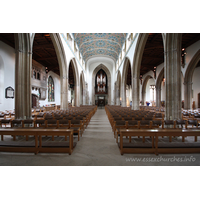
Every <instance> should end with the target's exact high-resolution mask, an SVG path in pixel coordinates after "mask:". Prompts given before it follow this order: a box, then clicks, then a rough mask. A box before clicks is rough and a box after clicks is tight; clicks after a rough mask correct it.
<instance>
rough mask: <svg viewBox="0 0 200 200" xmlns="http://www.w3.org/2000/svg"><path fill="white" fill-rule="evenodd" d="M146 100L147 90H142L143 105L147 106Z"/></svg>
mask: <svg viewBox="0 0 200 200" xmlns="http://www.w3.org/2000/svg"><path fill="white" fill-rule="evenodd" d="M145 99H146V88H145V89H143V90H142V105H146V103H145Z"/></svg>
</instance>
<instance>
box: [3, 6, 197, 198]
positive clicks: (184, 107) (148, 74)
mask: <svg viewBox="0 0 200 200" xmlns="http://www.w3.org/2000/svg"><path fill="white" fill-rule="evenodd" d="M100 7H101V6H100ZM98 9H100V8H98ZM130 9H131V8H126V9H125V10H129V11H130V12H125V13H124V15H123V13H122V15H123V17H125V16H126V13H129V14H127V17H128V15H129V16H130V13H132V12H133V11H132V10H130ZM170 9H171V7H170ZM68 10H70V9H69V7H68ZM72 10H73V9H72ZM133 10H135V9H133ZM70 12H72V11H70ZM92 12H93V14H94V11H92ZM88 14H89V13H88V12H87V14H86V15H88ZM95 14H96V13H95ZM20 15H21V13H20ZM75 15H77V10H76V11H75V10H74V11H73V16H75ZM154 15H155V14H154ZM30 17H33V16H30ZM70 17H71V16H70ZM79 17H80V15H79ZM89 17H90V18H91V14H90V15H89ZM156 17H158V13H157V15H156ZM62 18H64V16H63V17H62ZM152 18H153V15H152ZM152 18H151V20H152ZM154 18H155V17H154ZM35 19H36V18H35ZM41 19H42V18H40V19H37V20H38V21H39V20H40V21H43V20H46V18H43V20H41ZM116 19H117V18H116ZM79 20H80V18H79ZM79 20H78V21H77V23H76V24H78V25H80V26H82V24H81V23H80V21H79ZM134 20H135V18H134ZM160 20H161V19H160ZM163 20H166V21H167V18H166V17H164V18H163ZM47 21H48V23H50V21H51V23H50V26H52V23H53V20H52V18H51V20H46V22H45V23H47ZM57 21H58V20H57ZM68 21H69V22H68V25H67V26H68V27H70V26H69V24H70V23H71V22H72V21H73V20H72V18H70V20H69V17H68ZM111 21H112V20H111ZM136 21H137V20H136ZM152 21H153V20H152ZM119 22H121V21H119ZM145 22H146V21H145ZM38 23H39V22H38ZM40 23H41V22H40ZM64 23H65V22H64ZM64 23H63V21H62V25H63V24H64ZM73 23H74V22H73ZM93 23H94V24H95V23H96V24H97V21H96V22H93ZM109 23H110V21H109ZM112 23H113V24H114V20H113V22H112ZM181 23H182V22H181ZM99 24H100V21H99ZM143 24H144V23H143ZM78 25H76V28H77V26H78ZM119 25H120V23H118V24H117V26H119ZM184 25H186V23H185V24H184ZM42 26H44V21H43V23H42ZM55 26H56V23H55ZM108 26H110V24H109V25H108ZM126 26H129V25H127V24H126ZM186 26H188V28H189V27H190V26H191V25H190V23H187V25H186ZM156 27H157V25H156ZM188 28H187V29H181V31H173V30H172V32H170V31H169V32H168V31H167V29H164V30H162V29H161V30H160V29H158V31H157V29H156V31H154V30H152V29H147V31H140V29H139V31H138V30H137V29H134V28H131V29H128V31H127V29H124V31H123V29H120V30H117V31H114V32H112V30H111V31H110V29H109V31H108V30H107V29H106V30H105V29H102V30H101V29H100V31H99V29H98V31H96V30H95V32H94V31H93V29H92V30H91V29H88V30H87V29H86V30H84V31H81V30H80V29H78V31H76V30H77V29H75V30H73V29H69V30H68V29H67V30H64V31H63V30H61V31H60V30H56V29H54V30H55V32H54V31H49V30H48V29H43V28H42V30H40V29H39V31H34V30H32V29H31V30H30V31H26V30H25V31H21V30H19V31H18V29H16V30H17V31H15V30H14V31H13V29H11V31H6V32H3V31H0V135H1V136H0V166H1V167H0V169H2V183H1V184H0V186H1V188H2V189H3V191H2V192H1V196H2V197H3V199H13V198H15V197H16V198H17V199H18V198H19V197H20V196H21V199H27V198H28V199H29V198H30V199H32V198H34V199H35V198H39V199H40V198H41V199H63V197H65V198H66V197H67V196H68V197H69V198H76V199H80V198H88V199H94V198H96V196H97V199H100V198H101V199H102V198H108V196H107V195H109V198H113V197H114V198H115V199H122V198H123V199H124V198H126V199H127V198H130V195H131V196H134V197H135V198H136V199H144V197H145V199H146V198H150V199H151V198H153V199H160V198H161V197H160V194H161V195H162V198H164V199H165V198H166V199H169V198H171V199H177V198H181V199H188V198H191V197H194V198H196V197H197V195H198V194H197V192H196V191H198V189H197V186H198V184H193V183H194V179H198V176H199V175H198V166H199V165H200V87H199V85H200V79H199V75H200V33H199V31H192V29H188ZM23 30H24V29H23ZM135 30H136V31H135ZM142 30H143V29H142ZM145 30H146V29H145ZM134 31H135V33H132V32H134ZM78 32H82V33H78ZM122 32H127V33H122ZM18 167H19V168H18ZM172 167H173V168H172ZM195 167H197V171H195V170H193V169H194V168H195ZM4 170H5V173H4V172H3V171H4ZM8 177H9V179H8ZM194 177H195V178H194ZM40 179H42V180H41V181H40ZM165 180H166V181H165ZM172 180H173V181H172ZM169 182H170V184H169ZM161 183H162V184H161ZM191 183H192V184H191ZM119 184H120V185H122V187H120V188H122V190H120V191H118V190H119V189H118V187H119ZM75 185H78V188H77V187H74V186H75ZM8 186H9V187H8ZM190 186H192V190H193V193H191V189H190ZM9 188H10V189H11V188H12V190H13V192H10V190H9ZM23 188H24V189H23ZM33 188H37V191H36V192H33V190H32V189H33ZM100 188H101V189H100ZM116 188H117V192H116ZM156 188H158V192H159V193H158V194H153V191H155V189H156ZM166 188H168V192H169V194H168V193H166ZM174 188H177V190H175V189H174ZM183 188H185V189H184V192H182V190H183ZM19 190H21V191H20V192H19ZM22 190H24V192H23V194H21V192H22ZM44 190H45V191H44ZM77 190H78V191H79V192H77ZM144 191H145V192H144ZM164 191H165V195H164V194H163V192H164ZM170 191H171V192H170ZM131 192H133V194H131ZM19 193H20V194H19ZM106 193H107V194H106ZM31 194H32V196H31ZM142 194H143V197H142ZM150 194H151V195H150ZM74 196H75V197H74Z"/></svg>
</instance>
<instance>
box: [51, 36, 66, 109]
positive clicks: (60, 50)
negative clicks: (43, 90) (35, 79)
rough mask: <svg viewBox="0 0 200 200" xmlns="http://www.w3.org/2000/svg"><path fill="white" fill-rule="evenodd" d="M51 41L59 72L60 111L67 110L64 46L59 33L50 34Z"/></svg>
mask: <svg viewBox="0 0 200 200" xmlns="http://www.w3.org/2000/svg"><path fill="white" fill-rule="evenodd" d="M50 37H51V40H52V42H53V45H54V48H55V51H56V55H57V59H58V64H59V70H60V85H61V89H60V97H61V98H60V99H61V100H60V101H61V102H60V109H62V110H67V109H68V68H67V60H66V55H65V50H64V46H63V43H62V39H61V36H60V34H59V33H50Z"/></svg>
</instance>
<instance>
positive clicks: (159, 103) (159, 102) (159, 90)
mask: <svg viewBox="0 0 200 200" xmlns="http://www.w3.org/2000/svg"><path fill="white" fill-rule="evenodd" d="M156 107H161V88H156Z"/></svg>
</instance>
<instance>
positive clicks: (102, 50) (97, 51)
mask: <svg viewBox="0 0 200 200" xmlns="http://www.w3.org/2000/svg"><path fill="white" fill-rule="evenodd" d="M73 36H74V39H75V41H76V43H77V45H78V48H79V50H80V52H81V54H82V56H83V59H84V60H87V59H88V58H90V57H91V56H102V55H105V56H110V57H112V58H113V59H114V60H115V61H116V60H117V59H118V56H119V54H120V52H121V49H122V46H123V44H124V42H125V39H126V36H127V33H73Z"/></svg>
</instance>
